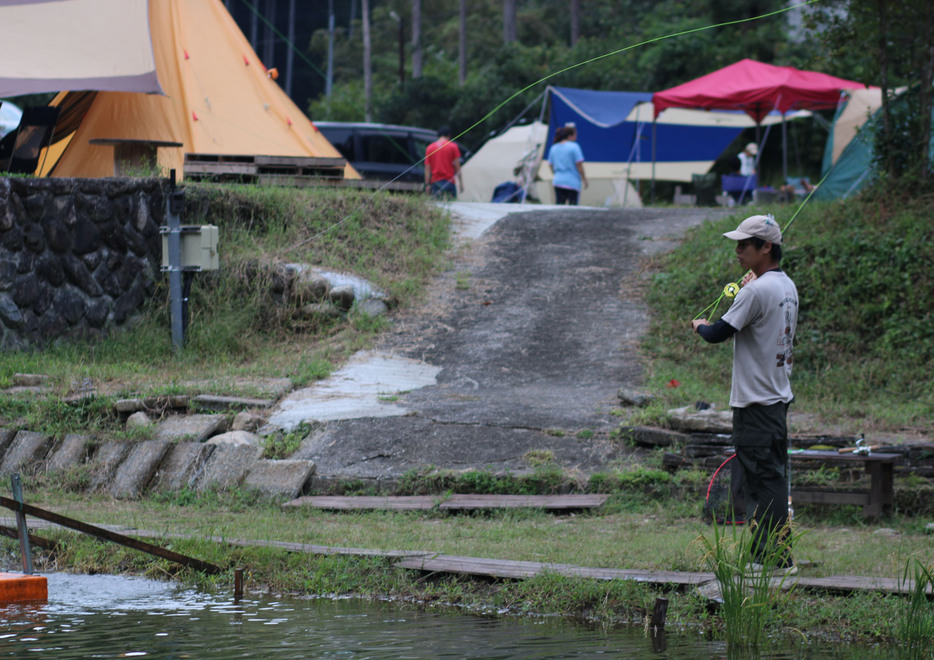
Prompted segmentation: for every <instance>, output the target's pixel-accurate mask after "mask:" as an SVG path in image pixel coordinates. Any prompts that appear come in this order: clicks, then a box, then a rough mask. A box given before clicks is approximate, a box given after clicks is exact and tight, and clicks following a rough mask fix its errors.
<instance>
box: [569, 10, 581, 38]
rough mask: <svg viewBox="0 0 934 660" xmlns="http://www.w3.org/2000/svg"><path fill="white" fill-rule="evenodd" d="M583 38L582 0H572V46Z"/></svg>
mask: <svg viewBox="0 0 934 660" xmlns="http://www.w3.org/2000/svg"><path fill="white" fill-rule="evenodd" d="M580 38H581V0H571V48H574V46H576V45H577V40H578V39H580Z"/></svg>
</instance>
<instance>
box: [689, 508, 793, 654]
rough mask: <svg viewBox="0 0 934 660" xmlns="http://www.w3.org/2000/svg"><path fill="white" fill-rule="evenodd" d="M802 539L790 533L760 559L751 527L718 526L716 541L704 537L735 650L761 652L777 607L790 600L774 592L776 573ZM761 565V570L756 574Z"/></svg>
mask: <svg viewBox="0 0 934 660" xmlns="http://www.w3.org/2000/svg"><path fill="white" fill-rule="evenodd" d="M727 530H729V531H727ZM799 536H800V534H799V533H792V532H789V533H788V534H787V535H786V537H785V541H784V542H783V543H776V544H774V545H773V546H772V547H771V548H770V549H769V551H768V552H767V553H766V555H765V556H764V557H761V558H758V559H757V558H756V557H755V556H754V553H753V548H754V534H753V533H752V532H751V530H750V529H749V526H747V525H743V526H738V525H724V526H722V527H721V526H720V525H719V524H717V523H716V522H715V523H714V524H713V536H712V537H708V536H706V535H704V534H702V535H701V536H700V542H701V544H702V546H703V548H704V549H705V551H706V555H705V557H704V559H705V561H706V563H707V565H708V567H709V569H710V570H711V571H712V572H713V574H714V575H715V576H716V579H717V584H718V585H719V588H720V597H721V598H722V601H723V604H722V615H723V622H724V624H725V627H726V639H727V642H728V643H729V644H730V646H731V647H732V648H758V647H759V645H760V644H761V643H762V642H763V641H764V640H765V632H766V627H767V626H768V625H769V624H770V623H773V622H775V621H776V619H777V617H776V610H775V606H776V604H778V603H781V602H782V601H784V600H787V598H788V595H787V594H783V593H782V590H781V589H780V588H773V585H772V580H773V578H772V570H773V569H775V568H776V567H778V566H779V565H780V563H781V559H782V557H783V556H784V555H785V554H786V553H788V554H790V553H791V551H792V549H793V548H794V545H795V542H796V541H797V539H798V537H799ZM757 561H758V562H761V570H759V571H758V572H755V571H753V563H754V562H757ZM784 580H785V578H783V579H782V580H781V582H784Z"/></svg>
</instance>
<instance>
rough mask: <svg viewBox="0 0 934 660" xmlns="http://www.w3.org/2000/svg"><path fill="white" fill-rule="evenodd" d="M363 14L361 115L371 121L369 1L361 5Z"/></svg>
mask: <svg viewBox="0 0 934 660" xmlns="http://www.w3.org/2000/svg"><path fill="white" fill-rule="evenodd" d="M361 11H362V14H363V108H364V110H363V114H364V118H365V120H366V121H373V113H372V110H371V109H370V99H371V97H372V96H373V54H372V48H371V44H370V0H363V2H362V3H361Z"/></svg>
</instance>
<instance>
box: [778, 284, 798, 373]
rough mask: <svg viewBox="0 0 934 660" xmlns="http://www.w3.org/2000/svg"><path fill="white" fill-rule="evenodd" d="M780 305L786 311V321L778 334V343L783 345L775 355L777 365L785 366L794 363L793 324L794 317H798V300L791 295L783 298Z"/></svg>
mask: <svg viewBox="0 0 934 660" xmlns="http://www.w3.org/2000/svg"><path fill="white" fill-rule="evenodd" d="M778 306H779V307H781V308H782V311H783V312H784V315H785V323H784V325H783V326H782V330H781V332H780V333H779V336H778V345H779V346H780V347H781V350H780V352H779V353H776V355H775V359H776V361H777V363H776V365H775V366H776V367H784V366H785V365H789V366H790V365H792V364H793V363H794V349H793V347H792V342H793V339H794V328H793V327H792V324H793V323H794V319H795V318H797V314H798V310H797V307H798V301H797V300H795V299H794V298H790V297H789V298H785V299H784V300H782V301H781V302H780V303H779V305H778ZM793 308H794V309H793Z"/></svg>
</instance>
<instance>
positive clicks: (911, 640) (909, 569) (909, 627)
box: [898, 557, 934, 659]
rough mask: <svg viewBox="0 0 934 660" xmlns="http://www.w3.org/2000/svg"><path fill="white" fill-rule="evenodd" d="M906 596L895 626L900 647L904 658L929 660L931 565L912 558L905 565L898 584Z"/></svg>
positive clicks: (933, 615)
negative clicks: (926, 659) (901, 645)
mask: <svg viewBox="0 0 934 660" xmlns="http://www.w3.org/2000/svg"><path fill="white" fill-rule="evenodd" d="M900 583H901V588H902V590H904V591H905V592H907V594H908V598H907V600H906V601H905V603H904V605H903V607H902V610H901V613H900V617H899V623H898V629H899V630H898V632H899V637H900V639H901V641H902V643H903V644H904V647H903V648H904V652H905V657H906V658H911V659H915V658H930V657H931V652H932V651H931V649H932V647H934V601H931V591H932V590H934V563H932V564H928V565H925V564H924V563H922V562H921V561H920V560H919V559H918V558H916V557H912V558H911V559H909V560H908V561H906V562H905V571H904V573H902V579H901V580H900Z"/></svg>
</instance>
